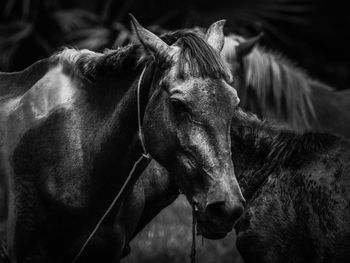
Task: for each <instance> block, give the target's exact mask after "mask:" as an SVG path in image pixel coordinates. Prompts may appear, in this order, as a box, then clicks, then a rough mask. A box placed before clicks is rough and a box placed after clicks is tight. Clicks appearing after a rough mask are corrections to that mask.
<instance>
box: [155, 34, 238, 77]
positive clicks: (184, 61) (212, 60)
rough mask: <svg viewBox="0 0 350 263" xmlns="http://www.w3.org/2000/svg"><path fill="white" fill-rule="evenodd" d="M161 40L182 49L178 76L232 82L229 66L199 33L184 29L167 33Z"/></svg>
mask: <svg viewBox="0 0 350 263" xmlns="http://www.w3.org/2000/svg"><path fill="white" fill-rule="evenodd" d="M161 39H162V40H163V41H164V42H165V43H167V44H168V45H173V44H175V45H177V46H179V47H180V50H181V51H180V54H179V60H178V68H177V74H178V76H179V77H181V78H184V76H185V75H190V76H193V77H201V78H207V77H209V78H213V79H220V78H224V79H225V80H227V81H228V82H231V79H232V75H231V72H230V68H229V65H228V64H227V63H226V62H225V61H224V60H223V59H222V58H221V56H220V54H219V52H217V51H216V50H214V49H213V48H212V47H211V46H210V45H209V44H208V43H207V42H206V41H205V40H204V35H203V34H201V33H200V32H198V31H195V30H190V29H182V30H177V31H173V32H168V33H165V34H163V35H162V36H161Z"/></svg>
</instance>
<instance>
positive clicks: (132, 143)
mask: <svg viewBox="0 0 350 263" xmlns="http://www.w3.org/2000/svg"><path fill="white" fill-rule="evenodd" d="M151 73H152V72H148V71H147V72H146V73H145V74H144V77H143V78H142V82H141V87H140V110H141V116H140V118H141V122H142V118H143V114H144V112H145V108H146V105H147V103H148V97H149V91H150V88H151V83H150V78H152V76H151V75H150V74H151ZM139 78H140V75H139V76H138V77H137V78H136V80H134V82H133V83H132V86H131V87H130V88H129V89H128V91H127V92H126V94H125V95H124V96H123V98H122V99H121V101H120V102H119V103H118V105H117V107H116V108H115V110H114V111H113V113H112V114H111V116H110V117H109V121H107V122H105V126H104V128H103V130H104V131H105V132H104V134H103V135H102V136H101V137H102V138H104V139H103V140H101V145H110V147H109V149H110V151H109V152H108V151H105V155H108V156H110V157H112V158H113V160H112V161H111V162H110V169H109V170H112V171H117V172H118V175H119V177H120V178H119V180H120V181H124V180H125V179H126V177H127V175H128V173H129V172H130V170H131V169H132V166H133V165H134V163H135V162H136V161H137V159H138V158H139V157H140V156H141V155H142V147H141V144H140V140H139V136H138V132H139V129H138V128H139V127H138V101H137V89H138V81H139ZM111 176H112V177H113V176H114V175H111ZM135 179H136V178H135ZM131 184H132V183H131Z"/></svg>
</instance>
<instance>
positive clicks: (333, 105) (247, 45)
mask: <svg viewBox="0 0 350 263" xmlns="http://www.w3.org/2000/svg"><path fill="white" fill-rule="evenodd" d="M261 37H262V34H260V35H258V36H256V37H252V38H249V39H245V38H243V37H241V36H238V35H235V34H230V35H228V36H226V37H225V46H224V49H223V51H222V55H223V57H224V58H225V60H227V62H228V63H229V64H230V66H231V70H232V74H233V75H234V76H236V78H235V81H236V83H235V84H234V86H235V88H236V89H237V92H238V96H239V97H240V99H241V104H240V105H241V107H242V108H244V109H246V110H248V111H251V112H253V113H256V114H257V115H258V116H260V117H268V118H271V119H274V120H277V121H279V122H281V123H284V124H286V125H288V126H289V127H291V128H292V129H293V130H295V131H298V132H300V133H302V132H305V131H316V132H327V133H333V134H337V135H341V136H344V137H347V138H350V116H349V114H348V112H350V90H344V91H335V90H334V88H332V87H330V86H328V85H326V84H325V83H322V82H320V81H318V80H315V79H313V78H311V77H310V76H309V75H308V74H307V73H306V72H305V71H304V70H303V69H301V68H299V67H297V66H296V65H295V63H292V62H291V61H290V60H289V59H287V58H285V57H284V56H282V55H281V54H279V53H277V52H273V51H270V50H268V49H266V48H264V47H261V46H258V45H257V44H258V42H259V40H260V39H261Z"/></svg>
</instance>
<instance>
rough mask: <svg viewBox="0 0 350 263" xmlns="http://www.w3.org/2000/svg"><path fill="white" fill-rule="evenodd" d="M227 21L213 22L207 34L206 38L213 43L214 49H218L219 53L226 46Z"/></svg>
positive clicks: (210, 43)
mask: <svg viewBox="0 0 350 263" xmlns="http://www.w3.org/2000/svg"><path fill="white" fill-rule="evenodd" d="M225 23H226V20H225V19H223V20H219V21H217V22H215V23H213V24H212V25H211V26H210V27H209V29H208V31H207V33H206V35H205V39H206V41H207V42H208V43H209V45H211V46H212V47H213V48H214V49H216V50H217V51H218V52H219V53H220V52H221V50H222V48H223V47H224V43H225V36H224V25H225Z"/></svg>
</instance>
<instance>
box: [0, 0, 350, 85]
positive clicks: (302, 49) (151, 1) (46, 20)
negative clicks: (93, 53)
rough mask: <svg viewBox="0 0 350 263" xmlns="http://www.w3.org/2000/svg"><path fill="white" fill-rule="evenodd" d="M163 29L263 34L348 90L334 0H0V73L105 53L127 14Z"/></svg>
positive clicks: (345, 21)
mask: <svg viewBox="0 0 350 263" xmlns="http://www.w3.org/2000/svg"><path fill="white" fill-rule="evenodd" d="M129 12H130V13H133V14H134V15H135V16H136V18H138V20H139V21H140V22H141V23H142V24H143V25H144V26H149V25H160V26H161V27H163V28H166V29H176V28H181V27H192V26H205V27H206V26H208V25H210V24H211V23H212V22H214V21H216V20H219V19H223V18H225V19H227V21H228V22H227V27H226V29H225V30H226V31H227V32H236V33H239V34H241V35H243V36H246V37H249V36H253V35H255V34H257V33H258V32H260V31H264V32H265V36H264V39H263V40H262V45H264V46H266V47H268V48H270V49H273V50H276V51H278V52H280V53H282V54H284V55H285V56H286V57H288V58H290V59H291V60H292V61H294V62H295V63H296V64H297V65H299V66H300V67H302V68H304V69H306V71H307V72H308V73H309V74H310V75H311V76H313V77H315V78H317V79H319V80H321V81H324V82H326V83H327V84H329V85H331V86H334V87H335V88H337V89H346V88H347V87H349V86H350V85H349V84H350V74H348V73H349V72H350V63H349V59H350V30H349V29H350V8H349V7H347V4H346V2H345V1H344V2H343V1H338V0H231V1H228V0H190V1H189V0H186V1H185V0H175V1H166V0H144V1H138V0H127V1H123V0H61V1H60V0H0V13H1V16H0V17H1V18H0V70H2V71H14V70H20V69H23V68H25V67H27V66H28V65H30V64H32V63H33V62H34V61H36V60H38V59H40V58H43V57H47V56H49V55H50V54H52V53H53V52H55V51H57V50H58V48H59V47H62V46H64V45H69V46H74V47H78V48H90V49H94V50H103V49H104V48H111V47H112V46H113V43H115V40H116V39H117V37H118V36H119V37H120V39H119V40H118V41H117V44H122V43H123V41H124V39H125V37H124V36H123V34H122V33H123V32H127V31H125V28H124V27H123V26H125V27H126V29H128V28H129V18H128V13H129Z"/></svg>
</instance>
